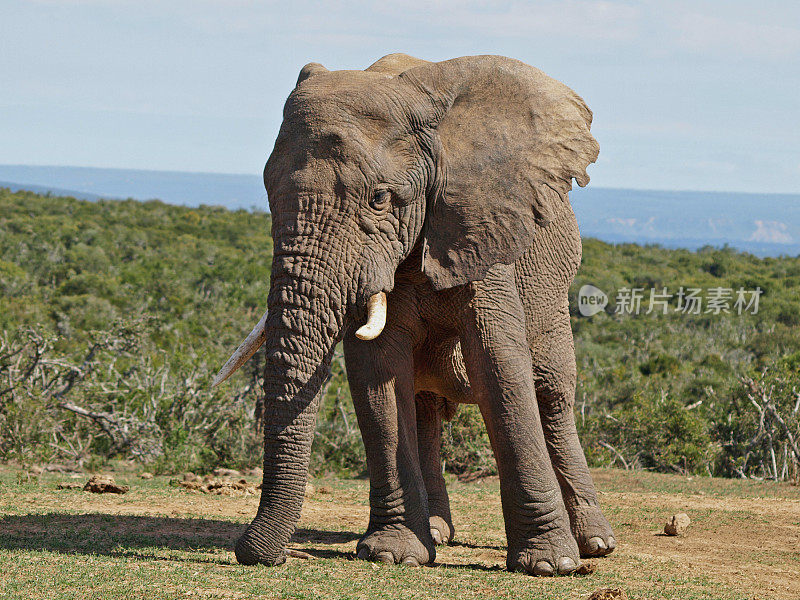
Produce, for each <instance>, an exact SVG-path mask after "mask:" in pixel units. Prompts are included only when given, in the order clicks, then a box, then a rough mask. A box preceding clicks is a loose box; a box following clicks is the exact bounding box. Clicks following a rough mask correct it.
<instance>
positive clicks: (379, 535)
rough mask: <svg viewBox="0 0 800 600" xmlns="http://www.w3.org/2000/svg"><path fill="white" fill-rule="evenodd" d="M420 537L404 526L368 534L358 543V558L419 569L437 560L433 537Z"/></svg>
mask: <svg viewBox="0 0 800 600" xmlns="http://www.w3.org/2000/svg"><path fill="white" fill-rule="evenodd" d="M426 537H427V539H425V540H422V539H420V536H418V535H417V534H416V533H414V532H413V531H412V530H411V529H408V528H407V527H405V526H403V525H391V526H387V527H386V528H385V529H379V530H377V531H369V532H367V533H366V534H365V535H364V537H363V538H361V540H360V541H359V542H358V546H357V547H356V558H358V559H360V560H373V561H377V562H382V563H388V564H404V565H409V566H414V567H418V566H420V565H424V564H427V563H432V562H433V561H434V560H435V559H436V548H435V546H434V541H433V539H432V537H431V536H426Z"/></svg>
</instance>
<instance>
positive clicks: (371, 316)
mask: <svg viewBox="0 0 800 600" xmlns="http://www.w3.org/2000/svg"><path fill="white" fill-rule="evenodd" d="M385 326H386V294H385V293H383V292H378V293H377V294H373V295H372V296H370V299H369V300H367V322H366V323H365V324H364V325H362V326H361V327H359V328H358V331H356V337H357V338H358V339H360V340H365V341H369V340H374V339H375V338H376V337H378V336H379V335H380V334H381V331H383V328H384V327H385Z"/></svg>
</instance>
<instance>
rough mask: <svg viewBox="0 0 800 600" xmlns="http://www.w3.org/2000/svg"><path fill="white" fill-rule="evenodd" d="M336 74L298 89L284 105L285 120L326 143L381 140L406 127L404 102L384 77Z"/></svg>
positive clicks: (307, 134) (311, 136) (324, 75)
mask: <svg viewBox="0 0 800 600" xmlns="http://www.w3.org/2000/svg"><path fill="white" fill-rule="evenodd" d="M339 73H340V72H333V73H329V74H322V75H318V76H315V77H313V78H311V79H310V80H308V81H307V82H304V83H303V84H301V85H300V86H298V87H297V88H296V89H295V91H294V92H292V94H291V95H290V96H289V99H288V100H287V102H286V106H285V108H284V115H283V116H284V121H285V122H288V123H290V124H292V125H294V126H295V127H296V129H297V130H298V132H300V131H302V133H303V134H304V135H306V136H307V137H309V138H315V139H320V140H323V141H328V142H331V141H337V140H342V141H344V140H347V139H348V138H358V137H364V136H368V137H371V138H372V137H374V138H380V137H385V136H387V135H391V134H393V133H396V132H398V131H402V130H403V129H405V128H406V127H407V123H408V119H407V118H406V109H405V102H403V100H402V98H401V97H400V95H399V94H398V93H397V91H396V90H395V89H394V86H391V85H388V83H387V81H386V78H385V77H382V76H378V77H377V79H375V78H373V77H369V78H367V79H362V78H360V77H355V78H349V77H348V78H342V77H339V76H338V75H339ZM346 73H350V72H346ZM358 73H361V74H362V75H363V73H362V72H358Z"/></svg>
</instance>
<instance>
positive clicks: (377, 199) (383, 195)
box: [369, 190, 392, 210]
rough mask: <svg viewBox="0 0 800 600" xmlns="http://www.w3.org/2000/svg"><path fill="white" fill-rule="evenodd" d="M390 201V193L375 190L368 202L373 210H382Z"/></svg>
mask: <svg viewBox="0 0 800 600" xmlns="http://www.w3.org/2000/svg"><path fill="white" fill-rule="evenodd" d="M391 201H392V193H391V192H390V191H389V190H377V191H376V192H375V194H373V196H372V200H370V201H369V206H370V208H372V209H373V210H383V209H384V208H386V207H387V206H389V204H390V203H391Z"/></svg>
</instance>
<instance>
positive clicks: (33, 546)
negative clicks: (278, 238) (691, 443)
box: [0, 469, 800, 600]
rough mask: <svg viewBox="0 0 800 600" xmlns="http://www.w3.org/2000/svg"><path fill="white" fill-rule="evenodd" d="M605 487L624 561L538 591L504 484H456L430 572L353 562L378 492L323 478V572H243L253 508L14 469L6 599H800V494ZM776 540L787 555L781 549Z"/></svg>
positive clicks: (656, 481) (4, 560)
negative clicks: (615, 593) (94, 488)
mask: <svg viewBox="0 0 800 600" xmlns="http://www.w3.org/2000/svg"><path fill="white" fill-rule="evenodd" d="M595 478H596V480H597V481H598V485H599V488H600V489H601V502H602V503H603V505H604V508H605V510H606V513H607V515H608V517H609V519H610V520H611V521H612V523H613V525H614V526H615V530H616V533H617V536H618V538H619V540H620V546H619V548H618V550H617V552H615V553H614V554H613V555H612V556H610V557H608V558H606V559H603V560H597V561H592V562H593V564H594V566H595V572H594V573H593V574H591V575H586V576H574V577H565V578H556V579H537V578H532V577H528V576H526V575H522V574H517V573H508V572H506V571H505V570H504V568H503V565H504V561H505V548H504V544H505V540H504V532H503V522H502V516H501V512H500V503H499V485H498V482H497V481H496V479H488V480H483V481H479V482H476V483H471V484H463V483H458V482H457V481H451V482H450V485H449V487H450V490H451V497H452V504H453V511H454V519H455V524H456V530H457V531H456V541H455V543H454V544H452V545H451V546H449V547H447V548H443V549H441V550H440V552H439V555H438V558H437V564H436V566H434V567H423V568H420V569H414V568H408V567H404V566H386V565H379V564H372V563H365V562H362V561H357V560H354V550H355V546H356V542H357V539H358V536H359V535H360V534H361V533H362V531H363V528H364V526H365V525H366V519H367V515H368V506H367V493H368V483H367V482H366V481H364V480H342V479H324V480H317V481H315V482H314V484H315V488H316V491H315V493H314V495H313V496H312V497H311V498H310V499H309V500H307V501H306V506H305V507H304V513H303V517H302V519H301V522H300V525H299V528H298V532H297V534H296V535H295V538H294V540H293V543H292V546H293V547H296V548H299V549H303V550H305V551H306V552H308V553H310V554H311V555H312V556H314V559H313V560H300V559H290V560H289V562H287V564H285V565H283V566H279V567H272V568H270V567H243V566H241V565H238V564H236V561H235V558H234V556H233V553H232V551H231V548H232V545H233V542H234V541H235V539H236V537H237V536H238V535H239V533H240V532H241V531H242V528H243V527H244V526H245V525H246V524H247V523H248V522H249V520H250V518H251V517H252V515H253V514H254V512H255V507H256V505H257V497H255V496H210V495H203V494H193V493H189V492H187V491H185V490H182V489H180V488H176V487H173V486H170V485H169V479H168V478H162V477H157V478H156V479H154V480H151V481H144V480H140V479H138V478H137V477H136V476H135V474H133V473H120V474H118V475H117V480H118V481H121V482H125V483H128V484H129V485H131V488H132V489H131V491H130V492H129V493H128V494H126V495H124V496H114V495H102V496H99V495H94V494H89V493H86V492H83V491H80V490H63V491H56V489H55V484H56V482H58V481H64V480H69V481H73V480H70V479H68V477H67V476H65V475H51V474H47V475H43V476H41V477H38V478H31V479H30V480H29V481H28V480H27V478H26V477H24V476H23V477H19V476H18V474H17V472H15V471H13V470H11V469H4V470H0V514H2V515H4V516H3V517H1V518H0V573H2V577H0V597H1V598H4V599H6V598H8V599H13V598H25V599H36V598H48V599H49V598H65V599H66V598H70V599H73V598H92V599H95V598H97V599H106V598H107V599H121V598H125V599H129V598H136V597H138V596H141V597H146V598H148V599H151V598H194V597H196V598H387V599H388V598H391V599H393V600H394V599H397V598H431V597H438V598H514V599H520V598H543V599H548V598H552V599H556V598H557V599H563V598H576V599H577V598H585V597H587V596H588V595H589V594H590V593H591V592H592V591H594V590H596V589H598V588H603V587H619V588H623V589H624V590H626V592H627V593H628V595H629V597H631V598H675V599H679V598H680V599H700V598H703V599H711V598H714V599H723V600H725V599H731V600H733V599H745V598H748V599H749V598H752V597H754V596H756V597H758V598H772V597H775V598H796V597H797V596H796V595H795V596H792V595H791V594H793V593H795V592H796V591H797V586H798V585H800V584H798V583H795V584H792V583H791V582H792V578H794V580H795V581H800V555H798V553H797V552H796V550H793V549H792V539H794V540H795V542H797V541H800V538H798V534H797V531H798V528H797V522H798V521H800V489H798V488H793V487H790V486H788V485H778V484H764V483H760V484H756V483H752V482H733V481H730V480H719V479H707V478H693V479H688V478H685V477H678V476H669V475H657V474H649V473H626V472H622V471H597V472H596V473H595ZM84 479H85V478H81V479H77V480H74V481H79V482H82V481H83V480H84ZM764 498H769V500H768V501H767V500H765V501H764V502H763V503H762V502H761V501H760V499H764ZM678 510H685V511H686V512H688V513H689V514H690V516H691V518H692V520H693V523H692V525H691V526H690V530H689V535H687V536H686V537H685V538H667V537H664V536H659V535H656V534H657V533H658V532H659V530H660V528H661V527H662V526H663V522H664V520H665V519H666V517H668V516H669V515H670V514H672V513H673V512H677V511H678ZM793 527H794V529H792V528H793ZM742 528H746V529H747V531H748V536H747V539H744V541H745V542H746V543H745V544H741V543H740V544H739V547H738V548H736V547H735V546H734V545H733V544H732V543H731V540H732V539H734V538H735V536H736V535H737V532H741V530H742ZM781 532H782V533H781ZM780 535H783V536H784V538H785V540H784V541H785V548H784V551H782V552H781V551H780V549H778V550H777V551H776V550H775V548H774V546H775V542H776V540H778V539H779V538H780ZM791 535H794V536H795V537H794V538H791ZM740 537H741V536H740ZM740 541H741V540H740ZM769 543H772V545H773V547H772V549H771V548H770V547H769ZM764 544H767V545H766V546H764V547H763V548H761V546H762V545H764ZM781 573H783V575H782V576H781ZM792 585H794V587H791V586H792ZM786 586H789V587H786ZM770 587H771V588H772V589H770ZM784 588H785V589H784Z"/></svg>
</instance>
